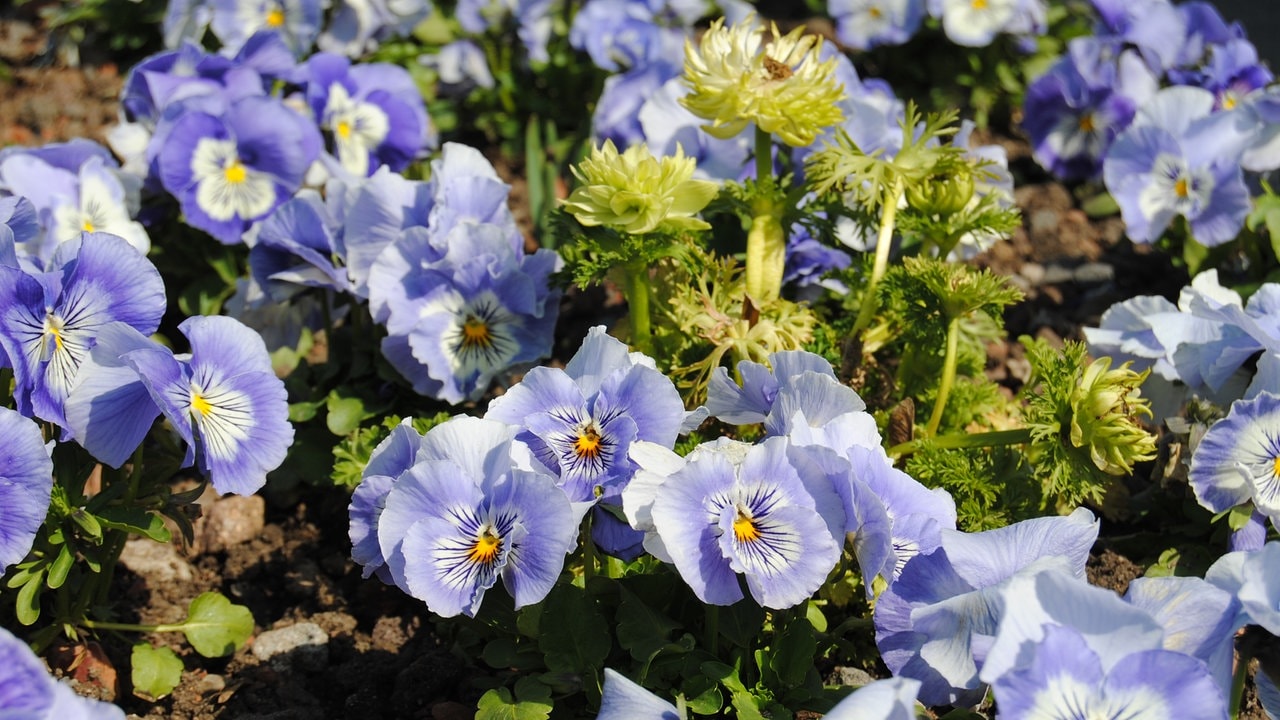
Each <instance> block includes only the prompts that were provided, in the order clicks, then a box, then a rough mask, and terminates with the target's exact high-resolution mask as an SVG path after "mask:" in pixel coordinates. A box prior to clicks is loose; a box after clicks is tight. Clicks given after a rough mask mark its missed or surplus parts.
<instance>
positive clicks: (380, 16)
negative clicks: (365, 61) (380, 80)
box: [316, 0, 432, 58]
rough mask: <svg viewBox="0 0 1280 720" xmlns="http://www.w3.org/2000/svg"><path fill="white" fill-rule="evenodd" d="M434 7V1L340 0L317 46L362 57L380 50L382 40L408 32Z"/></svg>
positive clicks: (324, 49)
mask: <svg viewBox="0 0 1280 720" xmlns="http://www.w3.org/2000/svg"><path fill="white" fill-rule="evenodd" d="M431 10H432V4H431V2H430V0H337V2H335V3H333V12H332V14H331V15H330V16H329V22H328V23H327V24H326V25H325V28H324V32H322V33H320V37H319V38H317V39H316V45H318V46H319V47H320V49H321V50H323V51H325V52H331V53H338V54H340V55H346V56H347V57H353V58H354V57H359V56H361V55H365V54H367V53H370V52H372V51H373V50H375V49H377V47H378V41H379V40H380V39H385V38H388V37H395V36H404V35H408V34H409V33H410V32H412V31H413V29H414V28H415V27H417V26H418V23H420V22H422V21H423V20H425V19H426V18H427V16H428V15H430V14H431Z"/></svg>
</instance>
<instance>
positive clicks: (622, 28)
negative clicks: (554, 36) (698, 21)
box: [569, 0, 688, 73]
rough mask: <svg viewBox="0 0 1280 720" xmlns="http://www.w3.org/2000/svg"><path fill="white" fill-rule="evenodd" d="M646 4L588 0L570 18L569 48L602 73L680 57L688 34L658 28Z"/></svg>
mask: <svg viewBox="0 0 1280 720" xmlns="http://www.w3.org/2000/svg"><path fill="white" fill-rule="evenodd" d="M655 4H658V3H653V2H649V1H647V0H588V2H587V3H586V4H584V5H583V6H582V9H581V10H579V11H578V12H577V14H575V15H574V17H573V25H572V26H571V27H570V28H569V44H570V45H572V46H573V47H574V48H575V49H578V50H584V51H586V53H587V55H589V56H590V57H591V60H592V62H594V63H595V64H596V67H599V68H601V69H603V70H608V71H609V72H615V73H616V72H621V71H622V70H624V69H629V68H630V69H635V68H643V67H645V66H647V65H649V64H650V63H654V62H664V61H667V60H668V59H669V58H672V57H680V53H681V49H682V48H683V46H684V39H685V36H686V35H687V34H688V32H687V31H686V30H685V29H684V28H680V27H666V26H663V25H661V24H659V20H660V18H659V17H657V16H655V13H654V11H655V8H654V7H652V6H653V5H655Z"/></svg>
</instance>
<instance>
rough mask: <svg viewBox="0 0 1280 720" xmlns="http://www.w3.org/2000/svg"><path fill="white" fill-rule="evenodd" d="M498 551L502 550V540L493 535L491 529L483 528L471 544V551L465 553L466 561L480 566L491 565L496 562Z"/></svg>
mask: <svg viewBox="0 0 1280 720" xmlns="http://www.w3.org/2000/svg"><path fill="white" fill-rule="evenodd" d="M500 550H502V538H500V537H498V536H497V535H496V534H494V532H493V530H492V529H490V528H485V530H484V532H483V533H481V534H480V537H478V538H476V541H475V543H474V544H472V546H471V550H469V551H467V559H468V560H470V561H471V562H473V563H478V564H481V565H492V564H493V563H494V562H496V561H497V559H498V552H499V551H500Z"/></svg>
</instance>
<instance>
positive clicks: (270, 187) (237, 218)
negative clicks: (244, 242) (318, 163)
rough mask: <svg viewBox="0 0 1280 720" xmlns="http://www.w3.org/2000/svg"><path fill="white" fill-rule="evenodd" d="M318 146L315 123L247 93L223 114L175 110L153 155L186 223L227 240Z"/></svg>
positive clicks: (283, 190) (234, 238)
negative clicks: (165, 132) (246, 95)
mask: <svg viewBox="0 0 1280 720" xmlns="http://www.w3.org/2000/svg"><path fill="white" fill-rule="evenodd" d="M319 150H320V136H319V134H318V132H317V131H316V128H315V126H314V125H312V124H310V123H309V122H308V121H307V120H305V119H304V118H303V117H302V116H301V115H299V114H297V113H295V112H294V111H292V110H290V109H289V108H287V107H285V105H284V104H282V103H281V102H280V101H279V100H275V99H274V98H268V97H255V96H251V97H246V98H243V99H240V100H238V101H235V102H233V103H231V105H230V106H228V107H227V108H226V111H225V113H223V114H222V115H213V114H210V113H208V112H204V111H201V110H195V109H193V110H189V111H187V112H184V113H182V114H181V115H179V116H178V117H177V119H175V120H174V121H173V123H172V126H171V127H170V129H169V131H168V132H167V134H166V135H165V136H164V139H163V146H161V147H160V149H159V152H158V157H157V162H158V167H159V171H160V179H161V182H162V183H163V184H164V187H165V189H166V190H168V191H169V192H170V193H172V194H173V195H174V196H175V197H176V198H177V199H178V202H179V203H181V205H182V211H183V213H184V214H185V215H186V220H187V222H188V223H190V224H191V225H192V226H194V227H197V228H199V229H201V230H204V231H206V232H208V233H209V234H210V235H212V236H213V237H214V238H216V239H217V240H218V241H220V242H222V243H225V244H228V245H233V244H236V243H239V242H240V241H241V236H242V235H243V234H244V231H245V230H247V229H248V227H249V225H250V224H251V223H252V222H254V221H255V220H259V219H261V218H263V217H265V216H266V215H267V213H269V212H271V211H272V210H273V209H275V208H276V206H278V205H280V204H281V203H283V202H284V201H285V200H287V199H288V198H289V197H290V196H292V195H293V193H295V192H296V191H297V190H298V188H299V187H301V185H302V180H303V177H304V175H305V174H306V171H307V168H308V167H310V165H311V163H312V162H313V161H314V160H315V159H316V157H317V156H318V154H319Z"/></svg>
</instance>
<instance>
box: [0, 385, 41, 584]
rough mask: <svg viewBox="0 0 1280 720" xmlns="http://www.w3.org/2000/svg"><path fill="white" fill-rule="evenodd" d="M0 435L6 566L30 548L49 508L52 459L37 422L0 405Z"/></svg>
mask: <svg viewBox="0 0 1280 720" xmlns="http://www.w3.org/2000/svg"><path fill="white" fill-rule="evenodd" d="M0 437H3V438H4V439H5V440H4V445H3V449H0V506H3V507H4V515H3V517H2V518H0V519H2V520H3V523H0V567H2V568H3V569H4V570H8V569H9V568H10V567H11V566H13V565H15V564H17V563H19V562H22V559H23V558H25V557H26V556H27V553H28V552H30V551H31V545H32V543H34V542H35V539H36V531H38V530H39V529H40V525H41V524H43V523H44V518H45V515H46V514H48V512H49V497H50V494H51V493H52V492H53V461H52V460H51V459H50V458H49V450H47V449H46V448H45V444H44V436H43V435H42V434H41V433H40V426H38V425H36V424H35V423H34V422H32V421H31V420H30V419H28V418H25V417H23V416H21V415H19V414H18V413H16V412H14V411H13V410H10V409H8V408H0Z"/></svg>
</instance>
